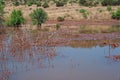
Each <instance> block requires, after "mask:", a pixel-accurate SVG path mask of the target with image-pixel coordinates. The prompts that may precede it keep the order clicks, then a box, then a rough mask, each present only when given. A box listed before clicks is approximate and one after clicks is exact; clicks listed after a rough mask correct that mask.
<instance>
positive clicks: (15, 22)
mask: <svg viewBox="0 0 120 80" xmlns="http://www.w3.org/2000/svg"><path fill="white" fill-rule="evenodd" d="M22 23H25V19H24V17H23V14H22V11H21V10H13V11H12V13H11V15H10V18H9V19H8V21H7V25H8V26H14V27H19V26H21V24H22Z"/></svg>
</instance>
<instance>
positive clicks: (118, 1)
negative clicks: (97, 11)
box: [101, 0, 120, 6]
mask: <svg viewBox="0 0 120 80" xmlns="http://www.w3.org/2000/svg"><path fill="white" fill-rule="evenodd" d="M101 4H102V5H103V6H110V5H120V0H103V1H102V3H101Z"/></svg>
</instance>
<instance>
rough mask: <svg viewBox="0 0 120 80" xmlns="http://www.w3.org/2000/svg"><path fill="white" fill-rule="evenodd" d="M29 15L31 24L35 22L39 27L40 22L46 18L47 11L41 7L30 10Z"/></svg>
mask: <svg viewBox="0 0 120 80" xmlns="http://www.w3.org/2000/svg"><path fill="white" fill-rule="evenodd" d="M30 17H31V19H32V22H33V24H36V25H37V26H38V27H41V24H42V23H44V22H45V21H46V20H47V13H46V12H45V11H44V10H43V9H41V8H40V9H36V10H34V11H33V12H31V14H30Z"/></svg>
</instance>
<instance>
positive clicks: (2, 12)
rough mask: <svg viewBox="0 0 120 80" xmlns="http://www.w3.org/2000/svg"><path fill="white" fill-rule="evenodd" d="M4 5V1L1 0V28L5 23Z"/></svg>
mask: <svg viewBox="0 0 120 80" xmlns="http://www.w3.org/2000/svg"><path fill="white" fill-rule="evenodd" d="M3 15H4V4H3V2H2V0H0V26H1V25H2V23H3V21H4V17H3Z"/></svg>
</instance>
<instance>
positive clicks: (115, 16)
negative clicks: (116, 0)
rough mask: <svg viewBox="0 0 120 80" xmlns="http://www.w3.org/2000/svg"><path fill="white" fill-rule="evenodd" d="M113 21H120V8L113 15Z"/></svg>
mask: <svg viewBox="0 0 120 80" xmlns="http://www.w3.org/2000/svg"><path fill="white" fill-rule="evenodd" d="M112 19H117V20H120V8H118V9H117V11H116V12H113V13H112Z"/></svg>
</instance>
